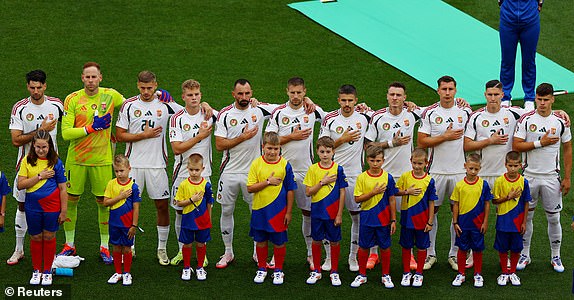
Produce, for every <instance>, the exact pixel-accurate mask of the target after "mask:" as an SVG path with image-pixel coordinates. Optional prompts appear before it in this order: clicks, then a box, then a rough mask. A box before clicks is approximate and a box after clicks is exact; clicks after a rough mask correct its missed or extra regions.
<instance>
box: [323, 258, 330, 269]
mask: <svg viewBox="0 0 574 300" xmlns="http://www.w3.org/2000/svg"><path fill="white" fill-rule="evenodd" d="M321 270H323V271H327V272H329V271H331V258H325V262H324V263H323V264H322V265H321Z"/></svg>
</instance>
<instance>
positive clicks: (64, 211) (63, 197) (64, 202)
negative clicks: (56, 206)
mask: <svg viewBox="0 0 574 300" xmlns="http://www.w3.org/2000/svg"><path fill="white" fill-rule="evenodd" d="M58 188H59V189H60V216H59V217H58V222H59V223H60V224H63V223H64V222H65V221H66V218H67V215H68V191H67V184H66V182H62V183H58Z"/></svg>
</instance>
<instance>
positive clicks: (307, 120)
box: [303, 115, 309, 123]
mask: <svg viewBox="0 0 574 300" xmlns="http://www.w3.org/2000/svg"><path fill="white" fill-rule="evenodd" d="M303 122H304V123H309V116H308V115H304V116H303Z"/></svg>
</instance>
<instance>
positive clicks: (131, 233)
mask: <svg viewBox="0 0 574 300" xmlns="http://www.w3.org/2000/svg"><path fill="white" fill-rule="evenodd" d="M139 218H140V202H134V203H133V215H132V225H131V226H130V229H129V230H128V239H130V240H132V239H133V238H134V237H135V236H136V232H137V231H138V230H137V229H138V222H139Z"/></svg>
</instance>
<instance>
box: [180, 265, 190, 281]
mask: <svg viewBox="0 0 574 300" xmlns="http://www.w3.org/2000/svg"><path fill="white" fill-rule="evenodd" d="M181 280H185V281H188V280H191V268H184V269H183V271H181Z"/></svg>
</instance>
